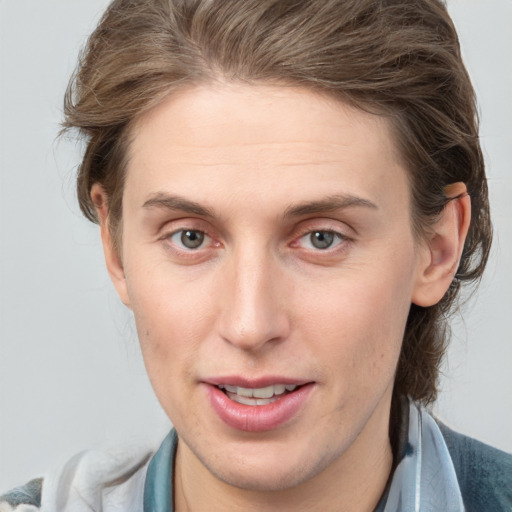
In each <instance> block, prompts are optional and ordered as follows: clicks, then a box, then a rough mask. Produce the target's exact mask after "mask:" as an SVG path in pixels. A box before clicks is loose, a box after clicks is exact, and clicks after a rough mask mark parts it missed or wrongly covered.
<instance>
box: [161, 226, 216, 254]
mask: <svg viewBox="0 0 512 512" xmlns="http://www.w3.org/2000/svg"><path fill="white" fill-rule="evenodd" d="M169 240H170V241H171V242H172V243H173V244H174V245H176V246H177V247H179V248H182V249H183V248H184V249H188V250H193V249H199V248H201V246H202V245H203V244H204V243H205V241H208V240H210V237H209V236H208V235H207V234H206V233H204V232H203V231H198V230H197V229H180V230H179V231H176V232H175V233H173V234H172V235H171V236H170V237H169Z"/></svg>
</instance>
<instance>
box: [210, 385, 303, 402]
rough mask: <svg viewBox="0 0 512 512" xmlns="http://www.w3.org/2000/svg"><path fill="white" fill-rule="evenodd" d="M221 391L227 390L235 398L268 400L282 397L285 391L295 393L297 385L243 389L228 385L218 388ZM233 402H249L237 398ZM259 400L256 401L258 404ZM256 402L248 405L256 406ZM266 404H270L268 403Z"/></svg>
mask: <svg viewBox="0 0 512 512" xmlns="http://www.w3.org/2000/svg"><path fill="white" fill-rule="evenodd" d="M218 387H219V388H220V389H225V390H226V391H228V392H229V393H230V394H232V395H234V396H235V397H238V398H240V397H242V398H256V399H262V400H266V399H268V398H272V397H277V396H279V395H282V394H283V393H284V392H285V391H293V390H295V389H296V388H297V386H296V385H295V384H273V385H270V386H267V387H264V388H242V387H239V386H229V385H228V384H220V385H219V386H218ZM233 400H235V401H237V402H239V403H243V404H247V403H248V402H247V401H246V400H244V401H241V400H238V399H237V398H233ZM258 401H259V400H256V402H258ZM254 403H255V400H250V403H249V404H248V405H254ZM266 403H269V402H267V401H266ZM256 405H264V404H258V403H256Z"/></svg>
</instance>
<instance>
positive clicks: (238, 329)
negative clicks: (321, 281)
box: [219, 262, 290, 351]
mask: <svg viewBox="0 0 512 512" xmlns="http://www.w3.org/2000/svg"><path fill="white" fill-rule="evenodd" d="M278 274H279V272H278V270H277V269H275V268H273V267H272V266H271V265H270V264H269V263H268V262H259V263H258V264H257V265H254V264H253V265H249V264H247V262H245V263H242V264H239V265H236V266H233V267H232V269H231V271H230V272H229V278H228V279H226V280H225V285H224V287H223V294H222V296H221V299H220V300H221V304H220V306H221V308H220V309H221V313H220V318H219V334H220V335H221V337H222V338H223V339H224V340H225V341H226V342H227V343H229V344H231V345H233V346H236V347H238V348H240V349H242V350H245V351H258V350H261V349H262V348H263V347H265V346H267V345H268V344H269V343H273V344H275V343H277V342H279V341H281V340H283V339H285V338H286V337H287V336H288V334H289V330H290V325H289V318H288V315H287V313H286V308H285V306H284V299H285V297H284V293H283V287H282V286H281V281H282V280H281V279H280V278H279V276H278Z"/></svg>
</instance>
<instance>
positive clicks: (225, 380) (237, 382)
mask: <svg viewBox="0 0 512 512" xmlns="http://www.w3.org/2000/svg"><path fill="white" fill-rule="evenodd" d="M203 382H204V383H206V384H210V385H212V386H219V385H221V384H224V385H226V384H227V385H228V386H237V387H240V388H249V389H257V388H265V387H267V386H272V385H273V384H294V385H296V386H302V385H303V384H308V383H310V382H312V381H311V380H308V379H300V378H293V377H284V376H282V375H265V376H261V377H255V378H248V377H242V376H239V375H226V376H220V377H210V378H206V379H203Z"/></svg>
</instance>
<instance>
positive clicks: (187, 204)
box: [142, 192, 215, 217]
mask: <svg viewBox="0 0 512 512" xmlns="http://www.w3.org/2000/svg"><path fill="white" fill-rule="evenodd" d="M142 207H143V208H162V209H165V210H171V211H181V212H185V213H191V214H194V215H199V216H201V217H215V215H214V212H213V210H211V209H210V208H207V207H205V206H203V205H201V204H199V203H196V202H195V201H190V200H189V199H185V198H184V197H181V196H174V195H168V194H165V193H162V192H159V193H157V194H154V195H152V196H151V197H150V198H149V199H148V200H147V201H146V202H145V203H144V204H143V205H142Z"/></svg>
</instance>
